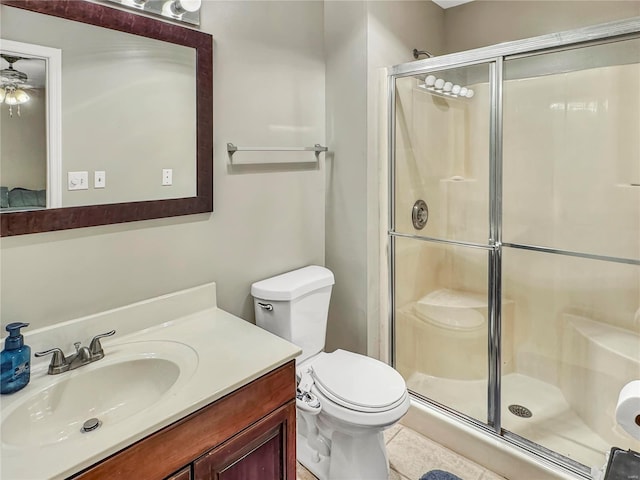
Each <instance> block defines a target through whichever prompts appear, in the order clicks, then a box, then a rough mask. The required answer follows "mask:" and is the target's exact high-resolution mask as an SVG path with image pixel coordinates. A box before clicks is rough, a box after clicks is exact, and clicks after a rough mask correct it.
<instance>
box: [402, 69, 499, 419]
mask: <svg viewBox="0 0 640 480" xmlns="http://www.w3.org/2000/svg"><path fill="white" fill-rule="evenodd" d="M494 74H495V64H493V63H482V64H477V65H471V66H464V67H459V68H455V69H448V70H440V71H430V72H424V73H420V74H418V75H413V76H407V77H402V78H397V79H395V135H394V157H395V159H394V162H393V165H392V171H391V175H392V178H393V187H394V191H395V195H394V199H393V204H392V205H391V209H392V219H391V232H390V235H391V245H392V250H393V258H394V262H393V267H392V268H393V275H394V278H393V285H394V294H393V298H392V302H393V310H394V311H393V313H394V317H395V322H394V325H395V331H394V338H395V342H394V343H395V366H396V368H397V369H398V370H399V371H400V373H401V374H402V375H403V376H404V378H405V380H406V381H407V385H408V387H409V389H410V390H411V391H412V392H414V393H415V394H417V395H419V396H422V397H425V398H428V399H430V400H431V401H434V402H437V403H439V404H441V405H445V406H447V407H448V408H451V409H454V410H456V411H458V412H460V413H462V414H464V415H466V416H468V417H471V418H472V419H475V420H476V421H479V422H482V423H485V422H486V421H487V414H488V411H487V389H488V367H487V365H488V354H487V345H488V329H489V322H490V316H491V311H490V305H489V301H488V299H489V296H490V294H491V292H490V290H489V288H488V278H489V264H490V261H491V255H492V251H493V239H492V238H491V229H490V212H491V208H490V201H489V198H490V194H491V180H490V179H491V160H490V158H491V148H492V145H491V142H490V139H491V135H492V132H493V129H492V127H491V125H492V122H493V121H494V120H495V117H494V112H493V111H492V109H491V104H492V98H493V96H494V95H495V94H494V92H493V91H492V85H493V84H492V83H491V82H490V80H491V78H492V77H493V76H494Z"/></svg>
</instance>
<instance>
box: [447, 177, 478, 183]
mask: <svg viewBox="0 0 640 480" xmlns="http://www.w3.org/2000/svg"><path fill="white" fill-rule="evenodd" d="M440 181H441V182H443V183H472V182H477V181H478V180H477V179H476V178H465V177H461V176H459V175H454V176H453V177H449V178H441V179H440Z"/></svg>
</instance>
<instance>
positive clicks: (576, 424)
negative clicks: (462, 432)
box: [407, 372, 611, 468]
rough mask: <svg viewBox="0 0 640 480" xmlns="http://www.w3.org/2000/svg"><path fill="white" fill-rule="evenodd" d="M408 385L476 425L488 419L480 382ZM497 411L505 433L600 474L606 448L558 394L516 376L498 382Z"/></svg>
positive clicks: (424, 378)
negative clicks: (522, 410) (523, 412)
mask: <svg viewBox="0 0 640 480" xmlns="http://www.w3.org/2000/svg"><path fill="white" fill-rule="evenodd" d="M407 385H408V387H409V389H410V390H412V391H414V392H416V393H419V394H421V395H424V396H426V397H429V398H433V399H434V400H436V401H437V402H439V403H441V404H443V405H447V406H448V407H450V408H453V409H455V410H457V411H459V412H462V413H464V414H466V415H468V416H470V417H473V418H476V419H478V420H481V421H483V420H484V419H486V417H487V413H486V404H487V400H486V398H487V383H486V381H484V380H451V379H446V378H439V377H433V376H429V375H426V374H423V373H420V372H416V373H413V374H412V375H411V376H410V377H409V379H408V381H407ZM432 392H433V394H432ZM510 405H518V406H521V407H525V408H526V409H528V410H530V412H531V417H520V416H517V415H515V414H513V413H511V412H510V411H509V408H508V407H509V406H510ZM501 410H502V412H501V413H502V428H504V429H505V430H509V431H510V432H513V433H515V434H517V435H520V436H521V437H524V438H526V439H528V440H530V441H532V442H535V443H537V444H539V445H542V446H543V447H545V448H547V449H549V450H553V451H554V452H557V453H560V454H561V455H564V456H565V457H568V458H571V459H572V460H575V461H576V462H579V463H581V464H583V465H586V466H588V467H598V468H600V467H601V466H602V465H603V464H604V462H605V453H606V452H608V451H609V449H610V448H611V445H609V444H608V443H607V442H605V440H604V439H602V438H601V437H600V436H599V435H597V434H596V433H595V432H594V431H593V430H591V429H590V428H589V427H588V426H587V425H586V424H585V423H584V422H583V421H582V420H581V419H580V417H579V416H578V415H577V414H576V413H575V412H574V411H573V410H572V409H571V407H570V406H569V404H568V403H567V402H566V401H565V399H564V396H563V394H562V392H561V391H560V389H558V388H557V387H555V386H553V385H550V384H548V383H545V382H542V381H540V380H537V379H535V378H533V377H529V376H526V375H522V374H519V373H511V374H508V375H505V376H503V377H502V409H501ZM513 410H517V411H519V409H517V408H514V409H513Z"/></svg>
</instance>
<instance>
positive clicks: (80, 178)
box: [67, 172, 89, 190]
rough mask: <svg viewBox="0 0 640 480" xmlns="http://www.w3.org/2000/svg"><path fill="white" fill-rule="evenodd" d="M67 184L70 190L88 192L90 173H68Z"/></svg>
mask: <svg viewBox="0 0 640 480" xmlns="http://www.w3.org/2000/svg"><path fill="white" fill-rule="evenodd" d="M67 182H68V183H67V188H68V189H69V190H88V189H89V172H67Z"/></svg>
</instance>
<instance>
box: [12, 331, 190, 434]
mask: <svg viewBox="0 0 640 480" xmlns="http://www.w3.org/2000/svg"><path fill="white" fill-rule="evenodd" d="M104 349H105V357H104V358H103V359H102V360H98V361H96V362H94V363H91V364H89V365H85V366H83V367H80V368H78V369H76V370H73V371H71V372H65V373H62V374H60V375H44V376H41V377H40V378H38V379H36V380H35V381H32V382H31V384H29V385H28V386H27V389H29V390H33V392H32V393H30V394H28V395H26V396H21V398H19V399H18V398H16V400H18V401H15V402H9V405H7V406H6V408H3V412H2V443H3V444H5V445H11V446H15V447H27V446H28V447H38V446H44V445H50V444H55V443H59V442H65V441H69V440H73V439H76V440H86V441H88V440H89V439H90V437H92V436H95V435H101V434H103V432H106V431H108V429H109V427H110V426H113V425H116V424H118V423H119V422H122V421H123V420H127V419H129V420H130V421H131V420H133V418H135V417H134V416H136V415H139V414H141V413H143V412H145V413H148V411H149V409H152V408H154V406H157V405H159V404H161V403H162V401H163V399H166V398H169V397H170V396H171V394H172V392H174V391H175V390H176V389H178V388H180V385H182V384H183V383H184V382H186V381H188V380H189V378H190V377H191V375H192V374H193V372H194V371H195V369H196V367H197V365H198V355H197V354H196V352H195V351H194V350H193V349H192V348H190V347H189V346H187V345H185V344H182V343H178V342H171V341H147V342H133V343H124V344H120V345H110V346H108V345H107V346H105V348H104ZM25 393H26V392H25ZM91 418H97V419H98V420H99V421H100V422H101V426H100V427H99V428H97V429H95V430H92V431H90V432H82V431H81V429H82V426H83V424H84V422H85V421H87V420H89V419H91Z"/></svg>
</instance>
